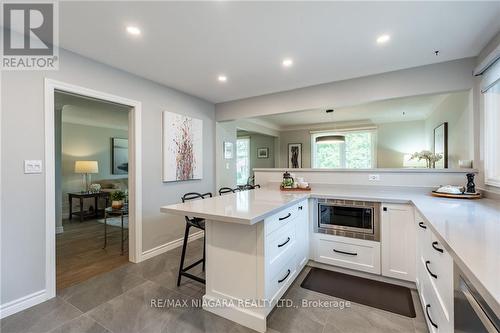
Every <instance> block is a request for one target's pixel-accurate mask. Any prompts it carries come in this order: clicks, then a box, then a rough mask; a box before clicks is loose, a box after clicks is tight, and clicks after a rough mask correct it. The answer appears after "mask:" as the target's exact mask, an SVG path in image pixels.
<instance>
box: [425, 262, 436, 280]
mask: <svg viewBox="0 0 500 333" xmlns="http://www.w3.org/2000/svg"><path fill="white" fill-rule="evenodd" d="M430 263H431V262H430V261H429V260H426V261H425V268H426V269H427V272H428V273H429V274H430V276H432V277H433V278H435V279H437V278H438V276H437V275H436V274H434V273H432V272H431V270H430V269H429V264H430Z"/></svg>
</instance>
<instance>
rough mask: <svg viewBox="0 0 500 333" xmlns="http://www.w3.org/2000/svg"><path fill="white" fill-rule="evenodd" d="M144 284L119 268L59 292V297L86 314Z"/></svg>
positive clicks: (134, 275)
mask: <svg viewBox="0 0 500 333" xmlns="http://www.w3.org/2000/svg"><path fill="white" fill-rule="evenodd" d="M144 282H145V280H144V279H143V278H141V277H140V276H139V275H137V274H132V273H128V272H127V271H125V270H122V269H121V268H119V269H117V270H114V271H112V272H109V273H106V274H103V275H99V276H96V277H94V278H92V279H90V280H87V281H85V282H83V283H80V284H78V285H75V286H72V287H69V288H67V289H65V290H63V291H62V292H60V297H62V298H63V299H64V300H65V301H67V302H68V303H71V304H72V305H74V306H75V307H77V308H78V309H80V310H81V311H83V312H87V311H89V310H90V309H93V308H95V307H96V306H98V305H99V304H102V303H104V302H106V301H109V300H110V299H112V298H114V297H116V296H119V295H121V294H123V293H124V292H125V291H127V290H130V289H132V288H134V287H135V286H138V285H140V284H141V283H144Z"/></svg>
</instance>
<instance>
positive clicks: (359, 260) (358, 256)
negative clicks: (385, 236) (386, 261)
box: [314, 233, 380, 274]
mask: <svg viewBox="0 0 500 333" xmlns="http://www.w3.org/2000/svg"><path fill="white" fill-rule="evenodd" d="M314 237H315V240H314V241H315V242H316V255H315V258H314V260H315V261H317V262H320V263H323V264H329V265H335V266H339V267H344V268H349V269H355V270H358V271H363V272H368V273H373V274H380V243H379V242H375V241H370V240H364V239H356V238H347V237H341V236H334V235H327V234H321V233H316V234H314Z"/></svg>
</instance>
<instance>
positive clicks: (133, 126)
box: [45, 79, 142, 298]
mask: <svg viewBox="0 0 500 333" xmlns="http://www.w3.org/2000/svg"><path fill="white" fill-rule="evenodd" d="M61 100H62V101H66V102H67V101H68V100H71V101H72V103H73V104H75V103H76V104H78V102H75V101H79V102H80V103H83V104H87V105H92V107H90V108H88V110H87V111H88V112H90V113H87V114H86V115H87V116H85V113H82V112H84V110H81V109H80V110H76V111H75V109H78V108H73V110H72V109H71V108H67V110H66V111H68V112H67V114H66V115H65V114H64V112H65V110H64V109H65V108H64V105H71V103H64V102H63V103H61ZM97 105H101V106H103V107H104V106H105V107H107V108H108V109H112V110H113V111H116V112H120V111H121V112H125V113H126V114H127V115H126V116H124V115H123V114H121V115H120V116H119V117H118V118H120V119H121V120H116V119H118V118H113V117H111V118H109V119H108V118H106V119H102V117H101V119H100V120H99V121H98V123H99V124H97V125H98V126H92V125H96V124H95V123H94V124H92V123H91V122H92V121H95V119H93V117H92V112H94V115H97V114H100V113H101V112H96V109H97V110H98V109H99V108H98V107H96V106H97ZM61 106H62V107H61ZM80 106H81V105H80ZM58 109H59V110H58ZM89 110H94V111H89ZM140 111H141V103H140V102H137V101H134V100H130V99H127V98H123V97H118V96H115V95H110V94H107V93H104V92H99V91H95V90H91V89H87V88H83V87H78V86H74V85H70V84H66V83H63V82H58V81H54V80H50V79H46V81H45V130H46V142H45V155H46V216H45V219H46V244H47V256H46V257H47V261H46V290H47V295H48V297H49V298H51V297H54V296H55V292H56V282H57V289H60V288H62V287H67V286H69V285H71V284H76V283H79V282H82V281H83V280H85V279H88V278H90V277H91V276H94V275H98V274H101V273H104V271H106V270H110V268H111V269H112V267H117V265H120V264H123V263H125V262H128V261H132V262H139V261H140V260H141V257H142V241H141V240H142V232H141V231H142V227H141V214H140V211H141V186H140V185H141V177H140V156H141V149H140V137H141V136H140V123H141V122H140V119H141V118H140ZM117 114H118V113H117ZM64 115H65V116H66V122H65V124H67V125H66V126H70V124H71V126H72V128H69V127H68V128H67V131H66V135H64V134H65V133H64V132H65V130H64V126H65V125H64V124H63V123H62V122H63V116H64ZM100 116H102V114H100ZM113 119H115V120H113ZM114 121H115V122H116V123H115V125H116V126H114V127H119V126H120V122H121V124H122V126H123V124H126V129H127V131H123V129H122V132H120V133H118V132H112V131H110V132H109V133H108V135H111V136H110V137H109V140H108V141H107V144H105V145H104V146H106V148H104V150H106V149H107V151H104V152H103V151H100V152H99V153H95V152H94V153H92V152H91V150H92V149H88V148H89V147H92V146H95V145H97V143H96V142H93V143H92V144H90V143H89V142H91V141H92V140H94V139H96V137H98V136H99V135H98V134H97V132H99V131H100V130H101V129H104V127H105V126H103V124H104V123H106V122H107V123H113V122H114ZM75 126H76V127H75ZM82 126H87V128H88V127H92V128H93V130H94V131H97V132H92V133H87V134H85V133H83V134H82V133H81V129H82V128H83V127H82ZM99 126H100V127H101V128H100V129H96V128H97V127H99ZM77 127H80V128H79V129H78V130H77V129H75V128H77ZM94 127H96V128H94ZM61 128H62V131H61ZM113 130H116V131H119V129H118V128H115V129H113ZM79 131H80V132H79ZM123 133H126V135H124V134H123ZM115 134H116V135H115ZM124 136H126V137H124ZM78 137H79V138H80V143H82V142H83V141H85V140H81V139H82V138H84V139H85V138H87V139H89V140H88V142H86V143H84V144H82V145H79V144H76V145H75V144H74V143H75V142H72V143H70V144H69V146H68V147H72V148H71V149H74V150H79V152H77V153H75V154H73V155H72V154H70V153H67V152H64V151H63V150H62V149H61V150H59V148H60V146H61V145H62V144H63V142H62V139H63V138H65V139H68V138H73V139H75V138H76V139H77V138H78ZM120 139H121V140H120ZM70 141H71V140H70ZM73 141H75V140H73ZM127 145H128V148H127V147H126V146H127ZM104 146H103V147H104ZM75 147H76V148H75ZM83 147H86V148H87V149H83ZM61 148H62V147H61ZM94 148H95V147H94ZM97 150H98V151H99V150H103V148H99V149H97ZM63 153H64V154H66V153H67V154H66V155H67V156H63ZM108 153H109V155H107V154H108ZM70 155H71V156H70ZM126 155H128V162H127V161H125V160H124V159H126V157H127V156H126ZM101 171H102V174H101ZM120 171H121V172H122V173H121V174H120ZM63 172H64V175H63V174H62V173H63ZM117 172H118V173H117ZM125 172H126V176H127V177H124V173H125ZM59 175H61V177H59ZM62 176H65V177H66V178H67V179H64V177H62ZM92 176H94V178H92ZM98 178H100V179H98ZM63 182H65V183H64V184H63ZM110 183H111V184H110ZM116 183H118V184H120V183H121V185H118V186H117V185H116ZM98 185H100V186H98ZM99 187H100V188H99ZM109 187H112V188H109ZM116 187H118V188H116ZM105 190H108V193H107V194H105V193H104V192H106V191H105ZM116 190H119V191H120V192H122V194H124V195H125V198H122V199H124V201H125V203H128V205H127V206H126V207H128V209H127V211H126V212H125V214H124V215H125V217H126V218H125V219H124V220H125V221H124V222H125V223H124V228H123V229H122V228H121V216H119V219H118V221H119V222H118V223H117V221H116V218H115V216H111V214H109V215H108V216H106V217H107V218H106V222H107V223H106V227H107V230H106V233H107V237H106V239H107V244H106V247H105V246H104V234H105V230H104V225H105V224H104V221H103V219H104V217H105V215H104V214H105V210H104V209H105V208H107V207H110V206H111V204H110V203H111V201H112V200H111V199H116V198H115V196H114V195H113V196H112V193H114V192H116ZM70 193H71V194H72V198H71V200H72V201H73V202H72V204H70V199H69V194H70ZM96 194H98V195H97V197H95V195H96ZM82 195H83V198H82ZM87 195H88V196H89V197H90V200H89V199H88V197H87ZM75 197H76V199H75ZM127 198H128V200H127ZM127 201H128V202H127ZM63 202H66V204H65V207H64V208H65V210H64V211H63ZM124 207H125V205H124ZM73 209H74V211H73ZM63 213H64V215H63ZM80 213H81V214H80ZM110 213H111V212H110ZM70 216H71V219H70ZM65 220H66V221H65ZM70 221H71V222H70ZM73 221H74V222H73ZM59 222H63V223H61V225H59ZM64 222H67V223H64ZM108 223H110V225H108ZM56 224H58V225H57V226H56ZM127 226H128V228H125V227H127ZM116 228H118V229H116ZM122 230H123V231H124V232H123V233H124V238H123V239H124V245H126V247H124V251H123V255H122V251H121V237H120V234H121V231H122ZM116 231H118V232H116ZM56 232H59V234H58V236H57V237H56ZM65 232H67V234H66V235H65ZM108 232H109V233H108ZM127 236H128V237H127ZM56 238H57V239H58V242H57V243H58V244H57V251H56ZM72 242H77V243H73V246H72V244H71V243H72ZM78 242H79V243H78ZM127 243H128V244H127ZM85 247H86V248H85ZM77 249H80V250H82V251H83V253H84V255H82V253H77ZM92 251H93V252H92ZM113 253H114V254H116V256H114V255H113ZM56 254H57V256H56ZM71 254H75V256H74V257H75V258H71ZM97 254H99V255H97ZM60 255H62V256H66V257H65V258H62V257H61V256H60ZM111 257H113V260H111V261H109V259H110V258H111ZM56 258H57V261H56ZM99 259H104V260H103V261H102V262H99V264H98V265H96V262H97V261H98V260H99ZM56 262H57V264H59V263H62V264H65V265H67V267H66V275H64V274H63V275H62V276H63V277H64V278H61V275H60V270H59V267H57V268H58V269H57V277H58V278H61V281H58V280H59V279H56ZM80 268H81V269H83V270H81V271H78V269H80ZM72 270H73V271H74V272H72Z"/></svg>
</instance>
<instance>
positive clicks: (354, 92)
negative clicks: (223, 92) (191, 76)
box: [216, 58, 475, 121]
mask: <svg viewBox="0 0 500 333" xmlns="http://www.w3.org/2000/svg"><path fill="white" fill-rule="evenodd" d="M474 65H475V59H474V58H467V59H460V60H454V61H449V62H444V63H438V64H432V65H427V66H421V67H415V68H410V69H404V70H399V71H394V72H389V73H383V74H377V75H372V76H366V77H362V78H357V79H350V80H344V81H338V82H332V83H326V84H321V85H316V86H311V87H307V88H300V89H295V90H290V91H285V92H280V93H275V94H269V95H263V96H257V97H251V98H246V99H242V100H237V101H232V102H225V103H220V104H217V105H216V119H217V121H223V120H232V119H239V118H248V117H256V116H260V115H267V114H275V113H286V112H290V111H299V110H309V109H315V108H325V107H337V108H338V107H344V106H351V105H359V104H362V103H368V102H373V101H380V100H385V99H390V98H398V97H406V96H416V95H425V94H434V93H442V92H450V91H459V90H467V89H471V88H472V86H473V82H474V80H473V76H472V75H471V73H472V70H473V67H474Z"/></svg>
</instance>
